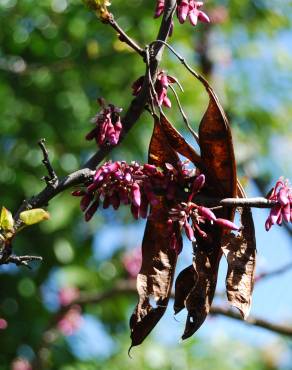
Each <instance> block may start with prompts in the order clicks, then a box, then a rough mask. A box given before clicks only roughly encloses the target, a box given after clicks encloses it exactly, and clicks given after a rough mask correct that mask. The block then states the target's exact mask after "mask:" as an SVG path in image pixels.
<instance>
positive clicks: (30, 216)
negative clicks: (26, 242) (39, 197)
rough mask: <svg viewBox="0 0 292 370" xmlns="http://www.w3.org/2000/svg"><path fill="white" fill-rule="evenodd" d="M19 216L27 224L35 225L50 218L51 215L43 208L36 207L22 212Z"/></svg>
mask: <svg viewBox="0 0 292 370" xmlns="http://www.w3.org/2000/svg"><path fill="white" fill-rule="evenodd" d="M19 218H20V219H21V221H22V222H23V223H24V224H25V225H33V224H37V223H39V222H41V221H44V220H48V219H49V218H50V215H49V213H48V212H46V211H45V210H44V209H42V208H35V209H30V210H28V211H23V212H21V213H20V215H19Z"/></svg>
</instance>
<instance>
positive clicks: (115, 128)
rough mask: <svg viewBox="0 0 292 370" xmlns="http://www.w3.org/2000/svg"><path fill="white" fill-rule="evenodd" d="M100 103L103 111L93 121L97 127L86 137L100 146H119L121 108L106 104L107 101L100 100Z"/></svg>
mask: <svg viewBox="0 0 292 370" xmlns="http://www.w3.org/2000/svg"><path fill="white" fill-rule="evenodd" d="M98 103H99V105H100V106H101V108H102V109H101V111H100V112H99V113H98V114H97V115H96V116H95V117H94V118H93V119H92V122H93V123H94V124H95V125H96V127H95V128H94V129H93V130H91V131H90V132H89V133H88V134H87V135H86V140H92V139H95V141H96V143H97V144H98V145H100V146H104V145H117V143H118V142H119V138H120V134H121V131H122V122H121V117H120V112H121V111H122V109H121V108H117V107H115V106H114V105H113V104H108V105H106V104H105V100H104V99H102V98H100V99H98Z"/></svg>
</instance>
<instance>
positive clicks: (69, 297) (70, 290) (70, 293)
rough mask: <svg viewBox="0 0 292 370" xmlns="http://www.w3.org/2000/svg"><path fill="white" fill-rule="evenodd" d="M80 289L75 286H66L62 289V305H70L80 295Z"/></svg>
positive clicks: (59, 294) (60, 294) (60, 299)
mask: <svg viewBox="0 0 292 370" xmlns="http://www.w3.org/2000/svg"><path fill="white" fill-rule="evenodd" d="M79 295H80V293H79V289H77V288H75V287H65V288H62V289H60V291H59V293H58V296H59V302H60V304H61V306H68V305H69V304H70V303H72V302H73V301H75V300H76V299H77V298H78V297H79Z"/></svg>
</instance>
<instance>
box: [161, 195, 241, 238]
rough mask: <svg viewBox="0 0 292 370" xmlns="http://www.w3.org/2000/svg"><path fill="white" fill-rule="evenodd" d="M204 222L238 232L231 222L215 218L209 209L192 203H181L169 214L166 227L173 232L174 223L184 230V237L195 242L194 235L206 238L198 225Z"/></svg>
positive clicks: (237, 228)
mask: <svg viewBox="0 0 292 370" xmlns="http://www.w3.org/2000/svg"><path fill="white" fill-rule="evenodd" d="M206 222H209V223H210V224H214V223H215V224H217V225H219V226H221V227H225V228H227V229H229V230H236V231H238V230H240V228H239V227H238V226H237V225H235V224H234V223H233V222H231V221H229V220H226V219H223V218H217V217H216V216H215V214H214V213H213V211H212V210H211V209H210V208H207V207H202V206H198V205H196V204H195V203H192V202H188V203H184V202H181V203H180V204H178V206H176V207H175V208H172V209H171V210H170V212H169V220H168V226H169V230H170V232H172V231H173V227H174V225H175V223H178V224H179V227H180V229H182V228H183V229H184V230H185V233H186V236H187V238H188V239H189V240H190V241H195V240H196V238H195V235H196V234H197V235H199V236H200V237H202V238H206V237H207V234H206V233H205V232H204V231H203V230H202V229H201V228H200V224H205V223H206Z"/></svg>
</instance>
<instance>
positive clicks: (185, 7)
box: [177, 0, 210, 26]
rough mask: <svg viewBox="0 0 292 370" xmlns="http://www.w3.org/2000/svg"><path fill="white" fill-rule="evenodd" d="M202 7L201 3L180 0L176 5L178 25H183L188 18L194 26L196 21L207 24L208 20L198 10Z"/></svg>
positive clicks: (205, 15) (191, 0) (204, 14)
mask: <svg viewBox="0 0 292 370" xmlns="http://www.w3.org/2000/svg"><path fill="white" fill-rule="evenodd" d="M203 5H204V3H203V1H194V0H181V1H179V2H178V5H177V17H178V20H179V22H180V23H184V22H185V21H186V19H187V18H189V21H190V23H191V24H192V25H193V26H196V25H197V23H198V20H199V21H201V22H204V23H209V22H210V19H209V17H208V16H207V14H206V13H204V12H203V11H202V10H200V8H201V7H202V6H203Z"/></svg>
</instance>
